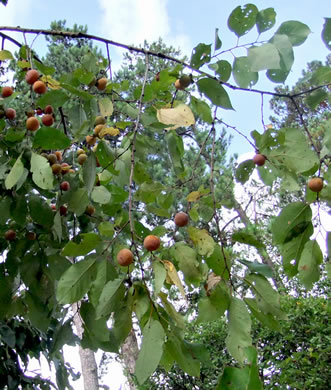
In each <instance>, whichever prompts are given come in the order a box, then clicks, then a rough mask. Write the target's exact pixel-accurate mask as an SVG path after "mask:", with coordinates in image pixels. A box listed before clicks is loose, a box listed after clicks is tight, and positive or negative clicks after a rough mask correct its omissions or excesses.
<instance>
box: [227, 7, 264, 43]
mask: <svg viewBox="0 0 331 390" xmlns="http://www.w3.org/2000/svg"><path fill="white" fill-rule="evenodd" d="M258 12H259V11H258V9H257V7H256V6H255V5H254V4H246V5H243V6H238V7H237V8H235V9H234V10H233V11H232V12H231V14H230V16H229V19H228V27H229V29H230V30H231V31H233V32H234V33H235V34H236V35H237V37H241V36H242V35H245V34H247V33H248V31H249V30H251V29H252V28H253V27H254V25H255V22H256V17H257V14H258Z"/></svg>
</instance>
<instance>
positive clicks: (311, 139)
mask: <svg viewBox="0 0 331 390" xmlns="http://www.w3.org/2000/svg"><path fill="white" fill-rule="evenodd" d="M290 99H291V101H292V103H293V104H294V107H295V109H296V110H297V112H298V114H299V118H300V122H301V124H302V126H303V128H304V129H305V132H306V134H307V137H308V139H309V142H310V144H311V146H312V148H313V149H314V150H315V152H316V153H317V156H318V158H320V151H319V150H318V149H317V147H316V146H315V144H314V141H313V138H312V136H311V134H310V132H309V129H308V127H307V125H306V122H305V120H304V119H303V116H302V112H301V110H300V108H299V106H298V103H297V102H296V100H295V98H294V97H293V96H291V97H290Z"/></svg>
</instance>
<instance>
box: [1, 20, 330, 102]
mask: <svg viewBox="0 0 331 390" xmlns="http://www.w3.org/2000/svg"><path fill="white" fill-rule="evenodd" d="M1 31H15V32H22V33H26V34H42V35H46V36H47V35H51V36H62V37H69V38H73V39H90V40H94V41H98V42H103V43H105V44H108V45H112V46H116V47H121V48H122V49H126V50H129V51H133V52H136V53H141V54H144V55H145V56H146V55H150V56H153V57H158V58H162V59H165V60H169V61H172V62H175V63H177V64H181V65H183V66H184V67H185V68H188V69H191V70H192V71H194V72H196V73H198V74H200V75H202V76H205V77H208V78H210V79H213V80H215V81H217V82H218V83H220V84H222V85H225V86H226V87H228V88H231V89H233V90H238V91H246V92H254V93H260V94H262V95H271V96H278V97H283V98H287V99H292V98H294V97H297V96H301V95H305V94H306V93H311V92H313V91H315V90H317V89H319V88H324V87H328V86H330V85H331V83H327V84H324V85H319V86H317V87H314V88H311V89H309V90H307V91H302V92H298V93H295V94H293V95H291V94H285V93H279V92H272V91H263V90H260V89H254V88H242V87H238V86H236V85H233V84H230V83H227V82H225V81H221V80H219V79H218V78H217V77H216V76H213V75H211V74H210V73H207V72H205V71H203V70H201V69H197V68H194V67H192V66H191V65H190V64H188V63H187V62H185V61H182V60H179V59H178V58H174V57H171V56H168V55H166V54H164V53H161V52H155V51H153V50H145V49H144V48H140V47H135V46H131V45H126V44H124V43H120V42H115V41H112V40H110V39H106V38H102V37H99V36H97V35H91V34H85V33H82V32H72V31H54V30H44V29H35V28H22V27H11V26H0V36H1V37H2V38H4V39H8V40H9V41H11V42H13V43H14V44H16V45H17V44H18V46H22V45H21V44H19V43H18V42H17V41H15V40H14V39H12V38H11V37H10V36H8V35H7V34H4V33H2V32H1Z"/></svg>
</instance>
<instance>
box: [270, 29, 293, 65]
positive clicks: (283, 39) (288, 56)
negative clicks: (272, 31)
mask: <svg viewBox="0 0 331 390" xmlns="http://www.w3.org/2000/svg"><path fill="white" fill-rule="evenodd" d="M270 42H271V43H272V44H273V45H274V46H275V47H276V48H277V50H278V53H279V56H280V70H281V71H284V72H288V71H290V70H291V68H292V65H293V63H294V52H293V47H292V44H291V41H290V40H289V38H288V36H287V35H279V34H276V35H274V36H273V37H272V39H271V40H270ZM276 71H277V69H276Z"/></svg>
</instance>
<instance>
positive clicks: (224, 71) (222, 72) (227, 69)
mask: <svg viewBox="0 0 331 390" xmlns="http://www.w3.org/2000/svg"><path fill="white" fill-rule="evenodd" d="M208 68H210V69H212V70H213V71H214V72H215V73H217V74H218V75H219V79H220V80H221V81H224V82H226V81H228V80H229V78H230V76H231V71H232V67H231V64H230V63H229V62H228V61H226V60H220V61H217V62H215V63H214V64H210V65H208Z"/></svg>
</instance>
